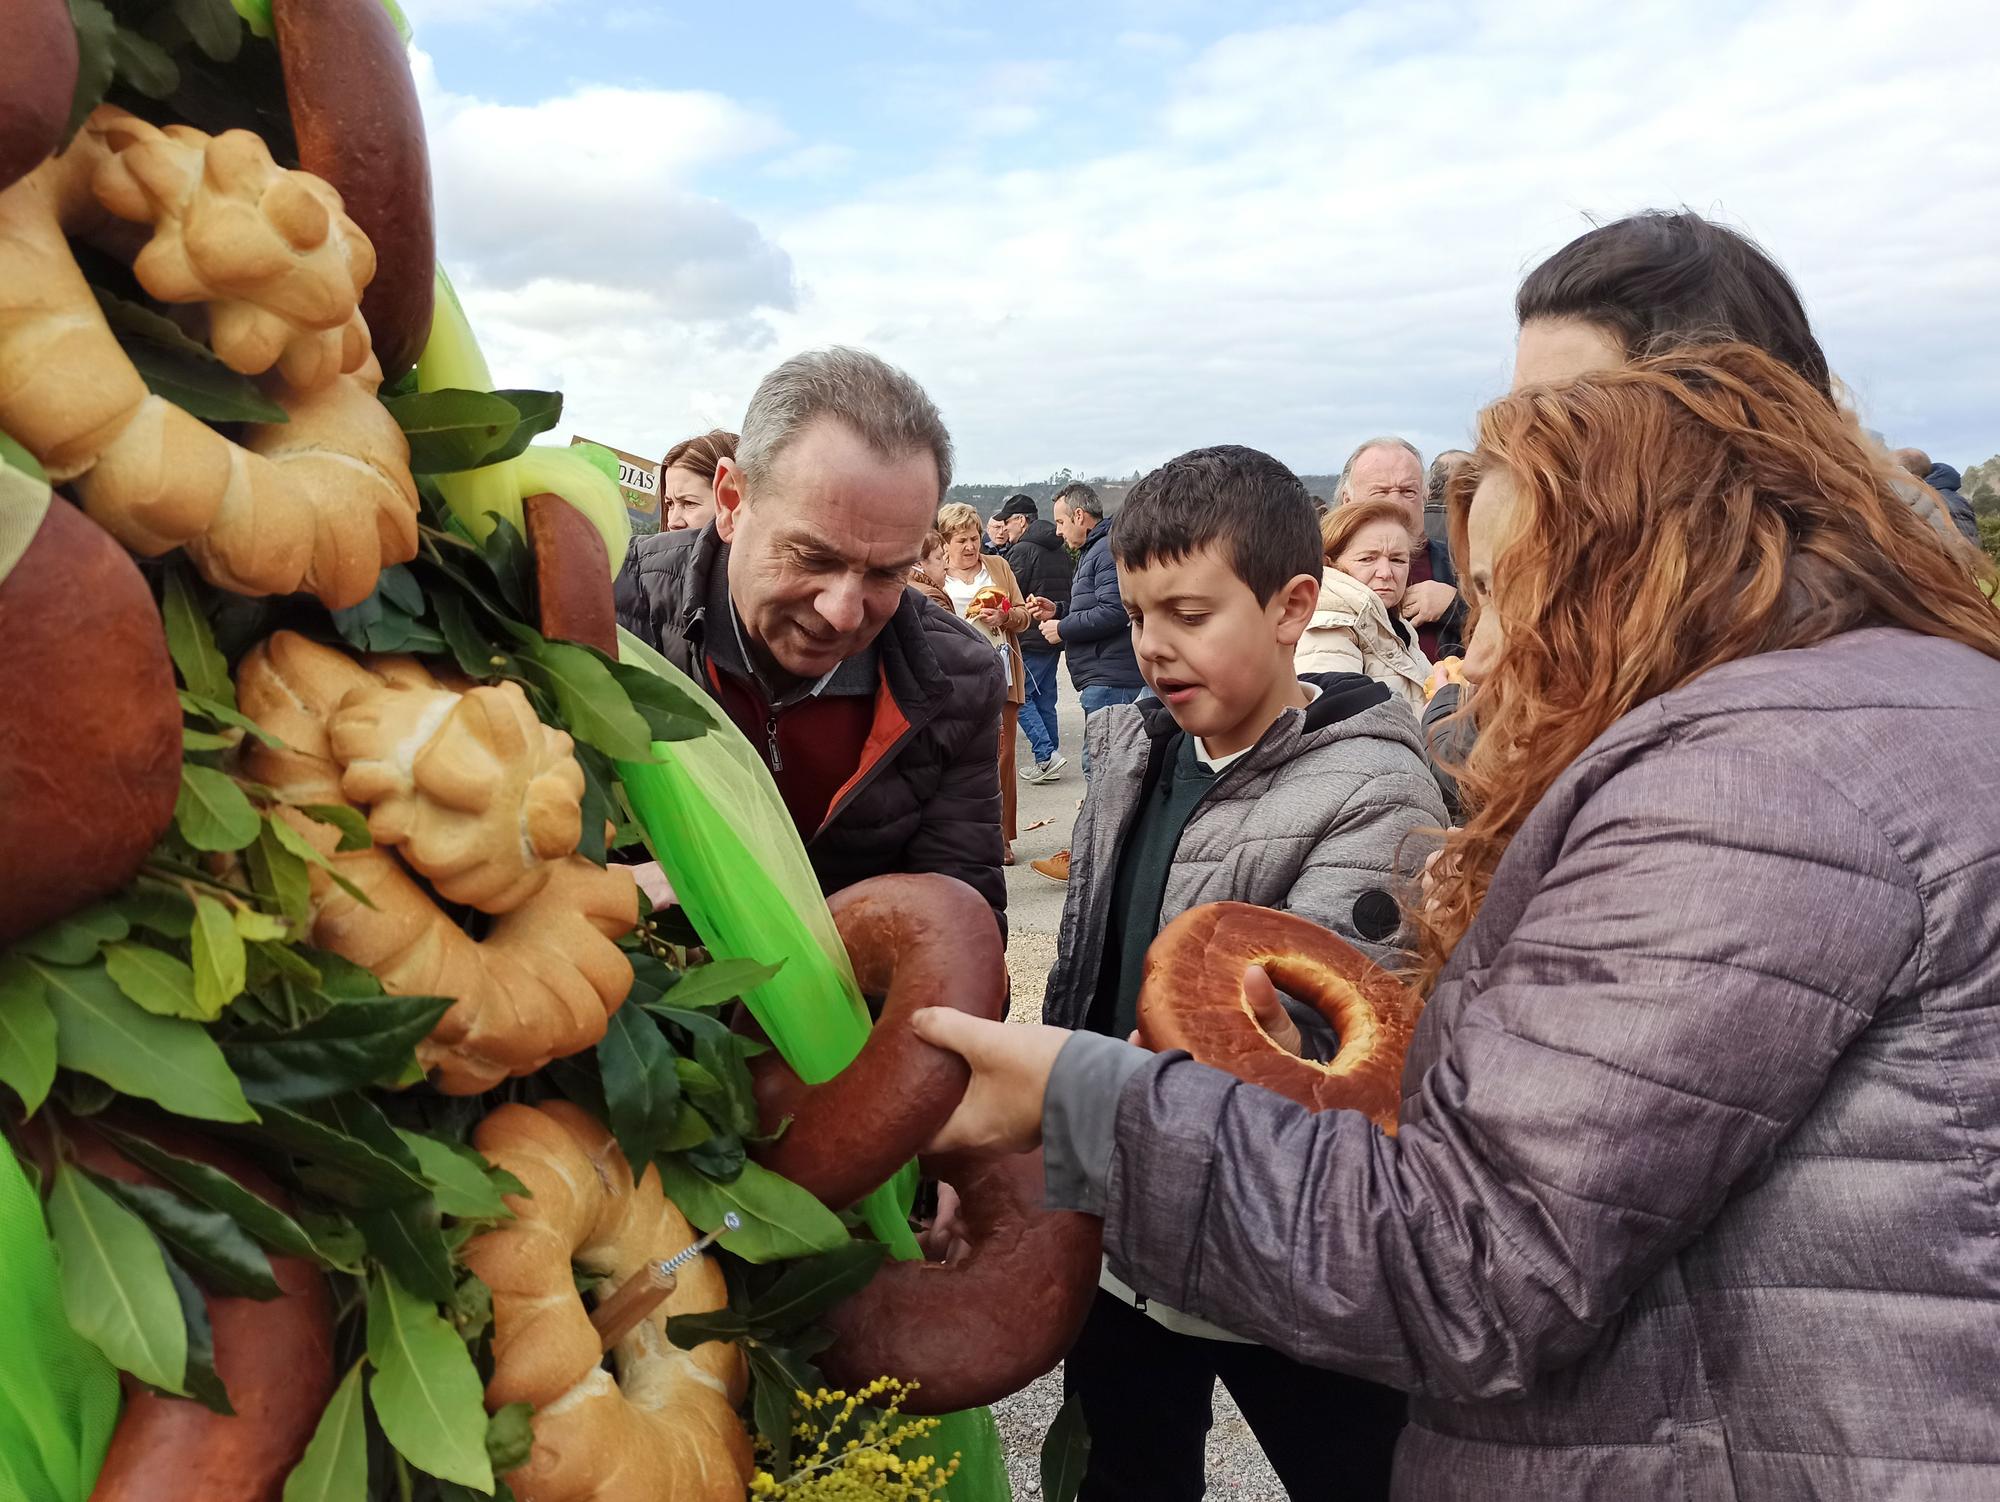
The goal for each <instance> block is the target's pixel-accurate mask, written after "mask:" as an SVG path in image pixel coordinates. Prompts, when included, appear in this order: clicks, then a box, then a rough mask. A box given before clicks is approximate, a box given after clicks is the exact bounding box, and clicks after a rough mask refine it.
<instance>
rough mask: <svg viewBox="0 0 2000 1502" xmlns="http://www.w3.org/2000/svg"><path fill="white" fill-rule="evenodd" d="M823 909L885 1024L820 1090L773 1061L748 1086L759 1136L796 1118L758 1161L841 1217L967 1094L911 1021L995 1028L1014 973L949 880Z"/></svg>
mask: <svg viewBox="0 0 2000 1502" xmlns="http://www.w3.org/2000/svg"><path fill="white" fill-rule="evenodd" d="M827 906H828V908H829V909H830V910H831V911H832V913H833V921H834V925H835V927H837V928H838V929H839V930H840V939H841V942H842V943H843V944H845V945H846V946H847V955H848V959H849V960H850V961H851V962H852V963H853V965H854V977H855V979H856V980H857V981H858V982H860V985H861V992H862V994H863V995H864V996H870V997H877V996H879V997H881V998H882V1011H881V1015H880V1016H879V1017H877V1018H876V1021H875V1027H874V1030H873V1031H872V1032H870V1033H869V1035H868V1042H867V1043H866V1044H865V1045H864V1046H863V1047H862V1050H861V1052H860V1053H859V1054H857V1055H856V1056H855V1059H854V1062H853V1063H851V1064H849V1065H848V1066H847V1067H846V1068H845V1069H843V1070H841V1071H840V1073H839V1074H837V1075H835V1076H834V1077H833V1078H832V1079H830V1080H827V1081H825V1082H824V1083H823V1084H818V1085H810V1086H809V1085H806V1084H804V1083H802V1082H801V1081H800V1079H799V1077H798V1076H797V1075H796V1074H794V1073H792V1071H791V1070H790V1068H788V1067H787V1066H786V1065H785V1063H784V1062H783V1061H782V1060H781V1059H779V1058H778V1056H777V1055H776V1054H775V1053H769V1054H765V1055H763V1056H761V1057H760V1058H759V1059H757V1061H756V1062H755V1064H754V1065H753V1066H752V1070H751V1076H752V1080H753V1082H754V1083H755V1085H756V1087H757V1104H758V1108H759V1113H760V1115H761V1116H762V1117H763V1127H764V1131H765V1132H766V1133H770V1132H773V1131H776V1130H777V1129H778V1127H779V1126H780V1125H782V1124H783V1122H784V1120H785V1118H787V1117H789V1118H791V1126H790V1127H789V1128H788V1129H787V1130H786V1131H785V1134H784V1135H783V1136H782V1137H780V1138H779V1139H778V1140H777V1141H776V1142H774V1143H772V1144H771V1145H770V1146H769V1147H768V1148H765V1149H764V1150H763V1151H761V1152H760V1153H759V1154H758V1155H757V1161H758V1162H760V1163H762V1164H763V1165H764V1167H766V1168H768V1169H770V1170H771V1171H772V1172H773V1173H780V1174H783V1175H784V1176H785V1177H786V1178H788V1179H790V1180H792V1181H793V1182H794V1183H796V1184H800V1185H803V1186H804V1187H805V1188H806V1189H808V1190H810V1191H811V1192H812V1193H813V1194H814V1195H816V1196H817V1197H818V1198H819V1199H821V1200H823V1201H824V1202H825V1203H826V1204H828V1205H830V1206H831V1207H833V1208H834V1209H836V1210H845V1209H846V1208H847V1207H848V1206H849V1205H851V1204H853V1203H854V1202H855V1201H856V1200H858V1199H860V1198H861V1196H862V1195H864V1194H866V1193H867V1192H868V1191H869V1190H871V1189H873V1188H875V1187H876V1186H877V1185H879V1184H883V1183H886V1182H887V1181H888V1179H889V1178H890V1176H891V1175H893V1174H894V1173H895V1172H896V1170H897V1169H898V1168H900V1167H902V1166H903V1164H905V1163H907V1162H909V1161H910V1159H911V1158H913V1157H915V1156H916V1155H917V1153H918V1152H919V1151H921V1150H922V1148H923V1146H924V1144H925V1143H927V1142H929V1141H930V1140H931V1138H933V1137H935V1136H936V1135H937V1134H938V1130H939V1129H940V1128H941V1127H943V1126H944V1124H945V1120H946V1118H948V1117H949V1116H950V1115H951V1113H952V1110H953V1108H955V1107H956V1106H957V1105H958V1102H959V1097H960V1096H962V1095H964V1094H965V1087H966V1086H967V1085H968V1084H970V1083H971V1080H972V1070H971V1068H970V1067H969V1066H968V1065H967V1064H966V1062H965V1060H964V1059H962V1058H960V1057H959V1056H958V1055H957V1054H955V1053H952V1052H951V1051H949V1050H948V1049H943V1048H938V1047H937V1046H935V1045H934V1044H930V1043H926V1042H924V1041H923V1039H921V1038H919V1037H918V1036H917V1035H916V1034H915V1033H913V1032H911V1031H910V1026H909V1022H910V1018H911V1016H912V1015H913V1014H914V1013H915V1012H917V1011H918V1010H919V1009H920V1008H922V1007H956V1008H957V1009H958V1010H959V1011H961V1012H967V1013H970V1014H971V1015H972V1016H974V1017H984V1018H987V1019H988V1020H989V1021H998V1020H999V1018H1000V1015H1001V1013H1002V1012H1003V1011H1004V1010H1005V1007H1006V1002H1007V970H1006V962H1005V961H1004V959H1003V958H1002V954H1001V947H1000V929H999V926H998V925H997V924H996V923H995V922H994V921H993V911H992V909H991V908H989V907H987V905H986V899H985V898H983V897H981V896H980V895H979V894H978V893H977V892H975V891H973V890H972V888H971V887H969V886H967V885H966V884H965V883H964V882H962V881H957V880H955V879H953V878H952V877H949V876H876V877H871V878H870V879H869V880H867V881H863V882H857V883H856V884H855V885H853V886H851V887H848V888H847V889H846V890H844V891H840V892H836V893H834V895H833V896H832V897H831V898H829V899H828V901H827ZM878 1375H879V1374H878ZM889 1375H891V1376H895V1375H897V1374H896V1373H893V1372H892V1373H890V1374H889Z"/></svg>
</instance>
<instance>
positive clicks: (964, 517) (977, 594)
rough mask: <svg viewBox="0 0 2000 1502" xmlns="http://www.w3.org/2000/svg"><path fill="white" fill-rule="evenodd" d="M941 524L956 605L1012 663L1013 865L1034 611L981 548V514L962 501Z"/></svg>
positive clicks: (1004, 760)
mask: <svg viewBox="0 0 2000 1502" xmlns="http://www.w3.org/2000/svg"><path fill="white" fill-rule="evenodd" d="M937 529H938V531H939V532H941V533H942V534H944V579H943V580H942V583H943V585H944V590H945V593H946V594H947V595H948V596H949V597H950V599H951V604H952V608H953V609H954V610H956V611H957V612H958V613H959V614H960V615H961V616H963V617H964V618H965V619H966V620H968V621H970V622H971V623H972V624H973V625H975V626H977V627H978V628H979V629H980V630H981V631H982V632H984V633H985V634H986V639H987V640H988V641H990V642H992V643H993V648H994V650H995V651H997V652H998V653H999V654H1000V657H1001V660H1002V661H1003V662H1004V663H1005V664H1006V665H1007V703H1006V706H1005V707H1004V708H1003V709H1002V710H1001V713H1000V835H1001V838H1002V839H1003V840H1004V841H1005V842H1006V846H1005V854H1004V855H1003V856H1002V858H1001V859H1002V863H1003V864H1005V865H1009V866H1011V865H1013V864H1014V793H1015V787H1014V782H1015V778H1014V726H1015V723H1016V718H1017V716H1018V715H1019V714H1020V711H1021V700H1022V698H1023V697H1024V696H1025V695H1024V689H1025V688H1026V684H1027V679H1026V675H1025V672H1024V669H1023V664H1022V662H1021V645H1020V638H1021V633H1022V632H1023V631H1025V630H1027V628H1028V627H1029V626H1030V625H1032V624H1033V622H1034V619H1035V618H1034V616H1033V615H1032V614H1031V613H1030V612H1029V610H1028V602H1027V600H1026V598H1025V597H1024V596H1023V595H1022V593H1021V585H1020V582H1019V581H1018V580H1016V579H1015V577H1014V570H1013V569H1011V568H1009V567H1008V566H1007V560H1006V559H1005V558H1002V557H1001V556H1000V555H999V554H997V553H982V552H980V551H979V513H978V512H977V511H974V510H973V509H972V508H971V507H970V506H968V505H966V504H965V503H964V502H963V501H953V502H952V503H951V504H950V505H947V506H941V507H939V508H938V515H937ZM982 590H998V591H1000V592H1001V593H1002V594H1004V595H1005V596H1006V604H1005V605H1000V604H997V603H991V602H992V596H991V595H988V596H987V597H986V598H985V599H982V598H981V591H982Z"/></svg>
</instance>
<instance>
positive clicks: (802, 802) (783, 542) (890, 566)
mask: <svg viewBox="0 0 2000 1502" xmlns="http://www.w3.org/2000/svg"><path fill="white" fill-rule="evenodd" d="M950 483H951V439H950V437H949V436H948V435H947V434H946V432H945V428H944V423H943V420H942V419H941V418H940V417H939V416H938V413H937V409H936V408H935V407H934V406H932V405H931V402H930V399H929V398H928V397H927V396H925V395H924V392H923V390H922V388H921V387H919V386H918V385H917V384H916V382H914V381H912V380H911V379H910V378H909V377H908V376H906V375H904V374H903V373H902V372H901V371H898V370H895V369H893V368H892V367H890V366H888V365H886V364H884V363H883V362H882V361H880V360H878V359H876V358H875V357H874V356H872V355H867V354H863V353H861V352H860V351H858V350H845V349H834V350H821V351H815V352H813V353H811V354H805V355H799V356H796V357H795V358H793V359H791V360H788V361H786V362H785V363H784V364H783V365H781V366H779V367H778V368H777V369H776V370H775V371H773V372H772V373H771V374H770V375H768V376H766V377H765V378H764V381H763V383H762V384H761V385H759V386H758V388H757V392H756V395H754V396H753V397H752V398H751V399H750V410H749V412H748V413H747V414H746V415H745V417H744V420H743V437H742V440H741V442H740V443H739V445H738V447H737V453H736V457H735V458H734V459H724V460H723V461H722V462H721V464H720V465H719V466H718V468H717V470H716V476H715V498H716V516H715V520H714V521H713V522H712V523H710V524H709V526H708V527H706V528H704V529H703V530H702V531H700V532H694V533H690V532H679V533H661V534H659V535H657V536H654V537H640V538H635V539H634V540H633V543H632V547H631V551H630V552H629V553H628V554H627V555H626V559H625V565H624V567H623V569H622V570H621V571H620V572H619V575H618V582H617V586H616V592H617V600H618V619H619V623H620V624H621V625H623V626H624V627H626V629H628V630H630V631H632V632H633V633H635V634H636V635H638V636H640V637H641V638H643V639H644V640H646V641H647V642H649V643H651V644H652V645H653V646H655V647H657V648H658V649H659V650H660V651H661V652H662V653H664V654H665V655H666V656H667V657H668V658H669V659H671V660H672V661H673V662H674V664H675V665H676V666H678V667H679V668H681V670H682V671H684V672H686V673H687V674H688V675H689V676H690V677H692V678H694V679H695V680H696V681H697V682H699V683H701V684H702V685H703V686H704V687H706V688H707V689H708V691H709V692H710V694H711V695H713V696H714V698H715V700H716V702H717V703H718V704H719V705H721V707H722V708H723V709H724V710H725V711H726V712H727V713H728V715H729V717H730V719H731V720H733V721H734V722H735V723H736V725H737V727H738V728H739V729H741V730H742V731H743V733H744V734H745V735H746V736H748V737H749V738H750V741H751V743H752V744H753V745H755V746H756V747H757V748H758V749H759V750H760V751H762V752H763V753H764V757H765V760H766V763H767V764H768V765H769V767H770V769H771V775H772V777H773V778H774V779H775V780H776V782H777V784H778V790H779V792H780V793H781V794H782V795H783V797H784V800H785V806H786V808H787V809H789V810H790V811H791V814H792V819H793V821H794V822H795V823H796V824H797V825H798V828H799V833H800V835H801V836H802V837H803V838H804V840H805V841H806V853H807V854H808V855H809V856H810V857H811V859H812V865H813V870H814V872H815V873H817V875H818V876H819V880H820V885H821V887H822V888H824V889H825V890H826V891H829V892H831V891H835V890H837V889H838V888H841V887H844V886H848V885H851V884H852V883H854V882H857V881H860V880H862V879H863V878H865V877H870V876H881V875H885V874H888V873H891V872H912V871H936V872H941V873H943V874H945V875H947V876H955V877H957V878H958V879H959V880H961V881H964V882H966V883H968V884H969V885H971V886H972V887H973V888H975V889H976V890H977V891H978V892H979V894H980V895H981V896H982V897H984V898H985V899H986V900H987V902H988V903H989V904H990V905H991V906H992V908H993V913H994V916H995V918H996V919H998V920H999V921H1000V925H1001V930H1002V933H1003V934H1004V932H1005V930H1006V905H1007V892H1006V886H1005V884H1004V882H1003V881H1002V879H1001V874H1000V851H1001V844H1000V784H999V724H1000V704H1001V700H1002V698H1003V697H1004V695H1005V693H1006V687H1007V685H1006V680H1005V679H1004V678H1003V677H1002V675H1001V672H1000V665H999V660H998V659H997V658H996V657H995V656H994V653H993V649H992V647H991V646H989V645H988V644H987V642H986V640H985V638H984V637H982V636H981V635H980V634H979V633H978V632H977V631H975V630H974V629H973V628H972V627H971V626H968V625H967V624H965V623H964V622H963V621H961V620H959V619H958V618H957V617H956V616H953V615H951V614H949V613H948V612H946V611H943V610H940V609H938V607H937V606H935V605H933V604H931V603H930V602H929V601H927V600H925V599H924V598H923V596H921V595H920V594H918V593H917V592H916V591H915V590H912V589H907V588H906V587H905V583H906V581H907V580H908V578H909V575H910V569H911V567H912V565H914V564H915V563H916V561H917V557H918V553H919V551H920V550H921V548H922V545H923V540H924V534H925V532H926V531H927V530H928V529H929V528H930V525H931V520H932V518H933V516H934V515H935V513H936V511H937V506H938V501H939V499H940V498H941V497H942V495H943V494H944V490H945V487H946V486H948V485H949V484H950Z"/></svg>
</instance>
